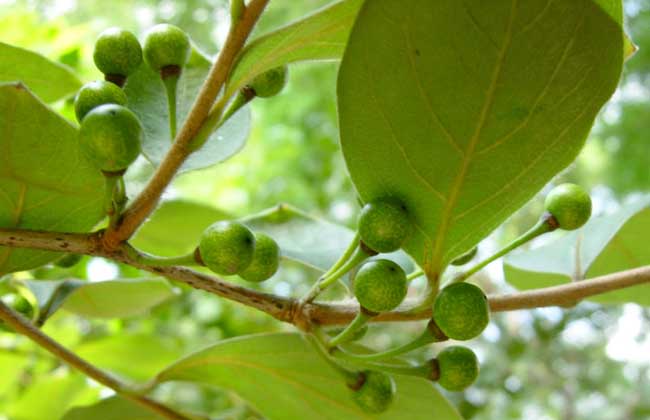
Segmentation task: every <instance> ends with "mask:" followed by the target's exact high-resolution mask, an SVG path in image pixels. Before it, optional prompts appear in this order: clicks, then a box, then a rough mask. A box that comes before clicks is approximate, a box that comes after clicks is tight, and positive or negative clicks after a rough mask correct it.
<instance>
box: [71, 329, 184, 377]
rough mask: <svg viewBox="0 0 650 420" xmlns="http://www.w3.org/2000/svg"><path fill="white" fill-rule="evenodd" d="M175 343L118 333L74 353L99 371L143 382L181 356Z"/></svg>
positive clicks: (164, 338)
mask: <svg viewBox="0 0 650 420" xmlns="http://www.w3.org/2000/svg"><path fill="white" fill-rule="evenodd" d="M178 344H179V343H178V341H175V340H172V339H171V338H169V337H162V336H156V335H151V334H129V333H121V334H117V335H113V336H108V337H104V338H100V339H97V340H90V341H85V342H83V343H82V344H81V345H79V346H77V347H75V348H74V351H75V353H77V354H78V355H79V356H81V357H83V358H84V359H86V360H88V361H89V362H90V363H92V364H94V365H95V366H99V367H100V368H102V369H108V370H111V371H112V372H115V373H118V374H120V375H123V376H126V377H128V378H130V379H133V380H136V381H146V380H149V379H151V377H153V376H154V375H155V374H156V373H158V372H160V370H161V369H163V368H165V367H166V366H168V365H169V364H170V363H172V362H174V361H175V360H176V359H178V358H179V357H181V355H182V354H181V349H180V347H179V345H178Z"/></svg>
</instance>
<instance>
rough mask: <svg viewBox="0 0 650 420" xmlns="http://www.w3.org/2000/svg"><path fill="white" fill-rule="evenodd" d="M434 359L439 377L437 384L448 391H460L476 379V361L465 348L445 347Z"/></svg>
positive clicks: (477, 369)
mask: <svg viewBox="0 0 650 420" xmlns="http://www.w3.org/2000/svg"><path fill="white" fill-rule="evenodd" d="M436 359H437V360H438V370H439V375H440V376H439V378H438V383H439V384H440V386H442V387H443V388H445V389H446V390H448V391H462V390H464V389H465V388H467V387H469V386H470V385H472V384H473V383H474V381H476V378H477V377H478V371H479V366H478V359H477V358H476V355H475V354H474V352H473V351H472V350H470V349H468V348H467V347H463V346H449V347H446V348H445V349H444V350H442V351H441V352H440V353H439V354H438V357H437V358H436Z"/></svg>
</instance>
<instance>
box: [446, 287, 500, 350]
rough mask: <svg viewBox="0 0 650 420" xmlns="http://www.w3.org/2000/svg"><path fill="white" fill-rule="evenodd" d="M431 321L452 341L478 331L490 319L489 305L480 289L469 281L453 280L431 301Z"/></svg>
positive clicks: (480, 330)
mask: <svg viewBox="0 0 650 420" xmlns="http://www.w3.org/2000/svg"><path fill="white" fill-rule="evenodd" d="M433 320H434V321H435V323H436V325H437V326H438V328H440V330H441V331H442V332H443V333H444V334H445V335H446V336H447V337H449V338H452V339H454V340H469V339H471V338H474V337H476V336H478V335H479V334H481V333H482V332H483V330H484V329H485V327H487V324H488V322H489V321H490V308H489V306H488V301H487V297H486V296H485V293H483V291H482V290H481V289H480V288H479V287H477V286H475V285H473V284H470V283H455V284H452V285H450V286H447V287H445V288H444V289H442V290H441V291H440V294H439V295H438V297H437V298H436V301H435V303H434V304H433Z"/></svg>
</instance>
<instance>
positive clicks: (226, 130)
mask: <svg viewBox="0 0 650 420" xmlns="http://www.w3.org/2000/svg"><path fill="white" fill-rule="evenodd" d="M210 66H211V63H210V61H209V59H208V58H207V57H204V56H203V55H202V54H201V53H199V52H198V51H196V50H194V51H193V53H192V57H191V59H190V61H189V63H187V65H186V66H185V67H184V68H183V73H182V74H181V77H180V80H179V81H178V87H177V107H178V109H177V112H176V114H177V116H178V127H179V128H180V127H181V125H182V123H183V122H184V121H185V118H186V117H187V114H188V113H189V111H190V108H191V107H192V104H193V103H194V100H195V99H196V95H197V94H198V92H199V89H200V88H201V85H202V84H203V81H204V80H205V78H206V76H207V74H208V71H209V70H210ZM124 92H125V93H126V96H127V98H128V101H129V102H128V104H129V108H130V109H131V110H133V112H135V113H136V114H137V116H138V117H140V120H141V121H142V124H143V126H144V143H143V144H142V151H143V154H144V155H145V157H146V158H147V159H148V160H149V161H150V162H151V163H152V164H154V165H155V166H158V164H159V163H160V162H161V161H162V159H163V157H164V156H165V154H166V153H167V151H168V150H169V148H170V146H171V144H172V142H171V135H170V131H169V111H168V108H167V95H166V93H165V87H164V85H163V83H162V80H161V79H160V75H159V74H158V73H156V72H154V71H153V70H151V69H150V68H149V66H146V65H143V66H140V68H139V69H138V71H136V72H135V74H132V75H130V76H129V78H128V80H127V83H126V86H125V87H124ZM249 128H250V110H249V109H248V107H244V108H242V109H241V110H239V111H238V112H237V113H236V114H235V115H233V116H232V117H231V118H230V119H229V120H228V121H227V122H226V123H225V124H224V125H223V126H222V127H220V128H219V129H218V130H216V131H215V132H214V133H213V134H212V135H211V136H210V139H209V140H208V141H207V142H206V143H205V144H204V145H203V147H202V148H201V150H200V151H199V152H196V153H193V154H192V155H191V156H190V157H189V158H188V159H187V161H186V162H185V163H184V164H183V166H182V168H181V171H180V172H185V171H189V170H193V169H199V168H205V167H208V166H211V165H214V164H216V163H219V162H222V161H224V160H226V159H228V158H229V157H231V156H232V155H234V154H235V153H237V152H238V151H239V150H241V148H242V147H244V144H245V143H246V139H247V138H248V133H249Z"/></svg>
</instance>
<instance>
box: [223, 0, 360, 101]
mask: <svg viewBox="0 0 650 420" xmlns="http://www.w3.org/2000/svg"><path fill="white" fill-rule="evenodd" d="M362 3H363V2H362V1H361V0H346V1H340V2H338V3H335V4H334V5H332V6H329V7H327V8H324V9H323V10H321V11H319V12H317V13H314V14H313V15H311V16H307V17H305V18H304V19H301V20H299V21H297V22H294V23H292V24H290V25H288V26H286V27H284V28H280V29H278V30H277V31H274V32H271V33H269V34H267V35H264V36H262V37H260V38H257V39H255V40H254V41H253V42H251V43H250V44H248V45H247V46H246V48H245V49H244V50H243V51H242V53H241V55H240V56H239V58H238V60H237V62H236V63H235V68H234V70H233V72H232V74H231V76H230V78H229V80H228V83H227V87H226V92H227V94H231V93H233V92H235V91H236V90H237V89H239V88H240V87H242V86H244V85H245V84H246V83H248V82H249V81H250V80H252V79H253V78H254V77H255V76H257V75H259V74H261V73H264V72H265V71H266V70H270V69H272V68H274V67H278V66H281V65H283V64H287V63H294V62H297V61H306V60H331V59H338V58H340V57H341V55H342V54H343V49H344V48H345V43H346V41H347V39H348V35H349V32H350V28H351V27H352V24H353V22H354V18H355V17H356V15H357V12H358V11H359V7H360V6H361V4H362Z"/></svg>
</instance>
